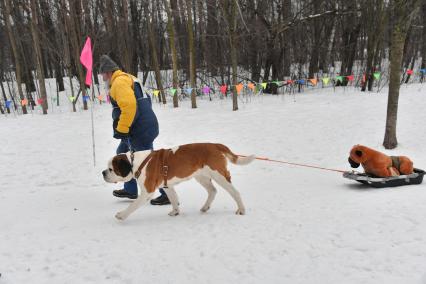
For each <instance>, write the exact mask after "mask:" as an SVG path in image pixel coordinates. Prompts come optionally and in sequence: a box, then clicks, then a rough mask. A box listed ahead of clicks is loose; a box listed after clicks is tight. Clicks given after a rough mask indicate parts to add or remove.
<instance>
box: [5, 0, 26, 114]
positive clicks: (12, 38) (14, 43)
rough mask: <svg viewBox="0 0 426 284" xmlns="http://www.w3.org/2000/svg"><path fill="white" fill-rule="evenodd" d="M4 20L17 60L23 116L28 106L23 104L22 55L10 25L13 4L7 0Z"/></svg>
mask: <svg viewBox="0 0 426 284" xmlns="http://www.w3.org/2000/svg"><path fill="white" fill-rule="evenodd" d="M3 4H4V9H3V12H4V14H3V15H4V19H5V23H6V29H7V33H8V35H9V41H10V46H11V48H12V52H13V57H14V58H15V71H16V74H15V76H16V84H17V85H18V93H19V98H20V99H21V106H22V113H23V114H27V113H28V112H27V106H26V105H24V104H22V100H24V99H25V96H24V92H23V91H22V70H21V60H20V54H19V50H18V47H17V45H16V41H15V35H14V34H13V30H12V27H11V25H10V21H9V19H10V16H11V14H10V7H11V3H10V0H5V1H4V3H3Z"/></svg>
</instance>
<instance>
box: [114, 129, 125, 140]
mask: <svg viewBox="0 0 426 284" xmlns="http://www.w3.org/2000/svg"><path fill="white" fill-rule="evenodd" d="M127 137H129V133H121V132H120V131H118V130H117V129H114V138H115V139H125V138H127Z"/></svg>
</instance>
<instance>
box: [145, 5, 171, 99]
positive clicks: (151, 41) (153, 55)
mask: <svg viewBox="0 0 426 284" xmlns="http://www.w3.org/2000/svg"><path fill="white" fill-rule="evenodd" d="M145 11H147V10H145ZM149 15H150V16H149V17H148V19H147V25H148V40H149V45H150V46H151V58H152V60H151V61H152V65H153V68H154V72H155V81H156V82H157V88H158V89H159V90H160V93H161V101H162V102H163V104H166V102H167V101H166V95H165V93H164V88H163V82H162V78H161V71H160V66H159V63H158V55H157V43H156V40H155V36H154V31H153V28H152V20H153V17H154V13H153V12H152V11H151V12H150V13H149Z"/></svg>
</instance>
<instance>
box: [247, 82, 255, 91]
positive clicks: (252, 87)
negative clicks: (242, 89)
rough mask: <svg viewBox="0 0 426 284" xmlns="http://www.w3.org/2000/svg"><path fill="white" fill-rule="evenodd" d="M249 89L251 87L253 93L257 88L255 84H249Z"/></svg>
mask: <svg viewBox="0 0 426 284" xmlns="http://www.w3.org/2000/svg"><path fill="white" fill-rule="evenodd" d="M247 87H249V88H250V89H251V90H252V91H254V89H255V88H256V87H255V85H254V84H253V83H248V84H247Z"/></svg>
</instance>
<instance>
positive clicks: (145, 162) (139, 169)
mask: <svg viewBox="0 0 426 284" xmlns="http://www.w3.org/2000/svg"><path fill="white" fill-rule="evenodd" d="M152 155H154V151H151V153H149V155H148V156H147V157H146V158H145V159H144V160H143V162H142V164H141V165H140V166H139V168H138V170H137V171H136V172H135V177H136V179H138V178H139V176H140V175H141V172H142V170H143V168H144V167H145V165H146V164H147V163H148V162H149V160H151V158H152ZM131 156H132V164H133V156H134V154H133V152H132V154H131Z"/></svg>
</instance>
